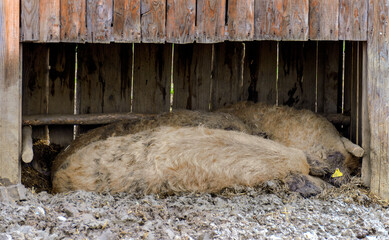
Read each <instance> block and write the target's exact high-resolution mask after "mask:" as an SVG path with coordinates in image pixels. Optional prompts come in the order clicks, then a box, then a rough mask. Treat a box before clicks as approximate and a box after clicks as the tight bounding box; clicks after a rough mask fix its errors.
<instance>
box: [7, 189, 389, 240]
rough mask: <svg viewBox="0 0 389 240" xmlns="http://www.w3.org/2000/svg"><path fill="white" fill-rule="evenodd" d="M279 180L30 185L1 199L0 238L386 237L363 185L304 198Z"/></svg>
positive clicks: (387, 230) (384, 215)
mask: <svg viewBox="0 0 389 240" xmlns="http://www.w3.org/2000/svg"><path fill="white" fill-rule="evenodd" d="M280 184H281V183H277V182H268V183H266V184H265V185H266V186H265V185H264V186H262V187H258V188H254V189H229V190H226V191H224V192H223V193H221V194H218V195H213V194H182V195H174V196H156V195H148V196H137V195H134V194H125V193H122V194H117V195H110V194H97V193H91V192H83V191H78V192H71V193H67V194H57V195H51V194H48V193H47V192H41V193H38V194H37V193H34V191H33V190H31V189H30V190H28V193H27V200H26V201H22V202H17V203H13V204H5V203H0V209H1V211H0V240H3V239H357V238H364V239H389V209H388V208H387V207H386V206H384V205H382V204H378V203H377V201H374V199H373V198H372V197H371V196H368V195H367V191H366V190H363V189H359V188H358V187H356V186H352V187H345V188H343V189H332V190H331V189H330V191H328V192H326V193H323V194H321V195H320V196H317V197H315V198H310V199H305V198H302V197H300V196H298V195H296V194H294V193H288V192H286V191H279V190H275V191H272V190H269V189H273V190H274V189H280V187H279V186H280ZM381 203H382V202H381Z"/></svg>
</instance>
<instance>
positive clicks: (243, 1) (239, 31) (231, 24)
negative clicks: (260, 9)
mask: <svg viewBox="0 0 389 240" xmlns="http://www.w3.org/2000/svg"><path fill="white" fill-rule="evenodd" d="M227 4H228V12H227V15H228V23H227V32H228V40H230V41H247V40H252V39H253V37H254V0H228V1H227Z"/></svg>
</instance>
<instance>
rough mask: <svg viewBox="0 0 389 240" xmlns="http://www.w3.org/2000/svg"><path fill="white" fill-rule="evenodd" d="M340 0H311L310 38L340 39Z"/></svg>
mask: <svg viewBox="0 0 389 240" xmlns="http://www.w3.org/2000/svg"><path fill="white" fill-rule="evenodd" d="M338 18H339V0H327V1H321V0H309V38H310V39H311V40H338V37H339V22H338Z"/></svg>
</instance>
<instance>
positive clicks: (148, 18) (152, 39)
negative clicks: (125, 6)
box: [140, 0, 166, 43]
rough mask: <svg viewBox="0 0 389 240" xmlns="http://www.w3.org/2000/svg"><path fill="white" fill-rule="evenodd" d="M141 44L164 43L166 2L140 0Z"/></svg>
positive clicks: (162, 0) (164, 0) (163, 0)
mask: <svg viewBox="0 0 389 240" xmlns="http://www.w3.org/2000/svg"><path fill="white" fill-rule="evenodd" d="M140 14H141V23H140V25H141V31H142V42H145V43H163V42H165V34H166V31H165V22H166V20H165V18H166V0H141V5H140Z"/></svg>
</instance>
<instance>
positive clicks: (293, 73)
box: [278, 42, 336, 111]
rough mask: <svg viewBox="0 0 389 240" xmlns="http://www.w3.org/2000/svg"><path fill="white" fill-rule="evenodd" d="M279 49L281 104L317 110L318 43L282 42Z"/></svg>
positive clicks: (279, 95) (279, 94) (279, 92)
mask: <svg viewBox="0 0 389 240" xmlns="http://www.w3.org/2000/svg"><path fill="white" fill-rule="evenodd" d="M279 51H280V52H279V54H280V55H279V56H280V58H279V80H278V97H279V98H278V102H279V104H281V105H288V106H293V107H296V108H306V109H310V110H312V111H315V104H316V43H315V42H281V43H280V48H279ZM318 91H319V89H318ZM335 107H336V106H335Z"/></svg>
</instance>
